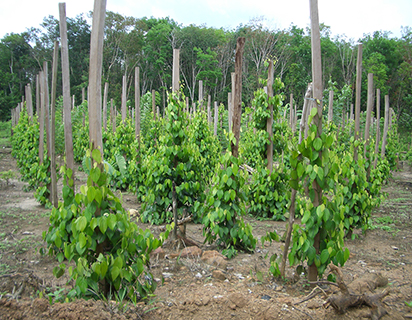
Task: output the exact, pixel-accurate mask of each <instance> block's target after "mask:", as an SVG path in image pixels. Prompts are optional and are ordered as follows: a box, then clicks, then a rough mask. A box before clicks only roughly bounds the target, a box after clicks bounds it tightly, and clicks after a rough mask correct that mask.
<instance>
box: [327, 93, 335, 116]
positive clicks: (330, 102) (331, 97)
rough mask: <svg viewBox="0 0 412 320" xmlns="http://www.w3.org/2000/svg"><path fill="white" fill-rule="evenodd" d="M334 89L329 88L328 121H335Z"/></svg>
mask: <svg viewBox="0 0 412 320" xmlns="http://www.w3.org/2000/svg"><path fill="white" fill-rule="evenodd" d="M333 94H334V92H333V90H329V108H328V122H332V121H333Z"/></svg>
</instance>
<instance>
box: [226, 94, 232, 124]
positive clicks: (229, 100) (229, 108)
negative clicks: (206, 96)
mask: <svg viewBox="0 0 412 320" xmlns="http://www.w3.org/2000/svg"><path fill="white" fill-rule="evenodd" d="M232 110H233V109H232V92H228V93H227V121H228V129H229V131H232Z"/></svg>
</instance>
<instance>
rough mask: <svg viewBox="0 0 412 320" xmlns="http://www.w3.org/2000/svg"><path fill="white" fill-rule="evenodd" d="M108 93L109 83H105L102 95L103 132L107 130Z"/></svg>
mask: <svg viewBox="0 0 412 320" xmlns="http://www.w3.org/2000/svg"><path fill="white" fill-rule="evenodd" d="M108 93H109V83H108V82H105V84H104V93H103V128H104V130H105V131H106V129H107V95H108Z"/></svg>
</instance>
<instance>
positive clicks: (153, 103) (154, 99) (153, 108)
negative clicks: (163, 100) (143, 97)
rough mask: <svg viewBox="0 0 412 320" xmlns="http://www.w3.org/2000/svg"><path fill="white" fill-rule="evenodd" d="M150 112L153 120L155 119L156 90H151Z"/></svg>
mask: <svg viewBox="0 0 412 320" xmlns="http://www.w3.org/2000/svg"><path fill="white" fill-rule="evenodd" d="M152 112H153V120H156V92H155V91H154V90H152Z"/></svg>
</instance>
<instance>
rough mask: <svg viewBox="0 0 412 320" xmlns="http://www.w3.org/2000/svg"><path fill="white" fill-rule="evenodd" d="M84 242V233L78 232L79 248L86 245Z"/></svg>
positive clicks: (85, 240) (85, 241)
mask: <svg viewBox="0 0 412 320" xmlns="http://www.w3.org/2000/svg"><path fill="white" fill-rule="evenodd" d="M86 243H87V239H86V236H85V235H84V233H83V232H81V233H80V234H79V244H80V248H83V247H84V246H85V245H86Z"/></svg>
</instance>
